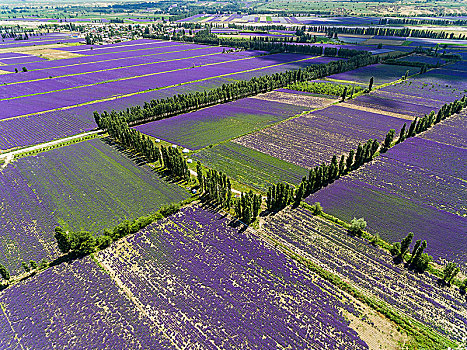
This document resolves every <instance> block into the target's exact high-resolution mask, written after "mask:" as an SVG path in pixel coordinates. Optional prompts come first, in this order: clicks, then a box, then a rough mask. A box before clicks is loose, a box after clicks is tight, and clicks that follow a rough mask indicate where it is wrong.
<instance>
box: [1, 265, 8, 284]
mask: <svg viewBox="0 0 467 350" xmlns="http://www.w3.org/2000/svg"><path fill="white" fill-rule="evenodd" d="M0 277H2V278H3V279H4V280H6V281H9V280H10V272H9V271H8V270H7V268H6V267H5V266H3V265H2V264H0Z"/></svg>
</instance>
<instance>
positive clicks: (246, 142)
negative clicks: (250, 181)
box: [234, 105, 407, 168]
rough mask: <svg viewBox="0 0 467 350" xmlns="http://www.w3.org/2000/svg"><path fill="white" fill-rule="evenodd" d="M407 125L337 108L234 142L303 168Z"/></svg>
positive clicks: (357, 111) (380, 115) (370, 114)
mask: <svg viewBox="0 0 467 350" xmlns="http://www.w3.org/2000/svg"><path fill="white" fill-rule="evenodd" d="M405 122H407V121H406V120H404V119H400V118H394V117H390V116H387V115H383V114H377V113H371V112H366V111H360V110H356V109H351V108H347V107H341V106H338V105H335V106H330V107H327V108H325V109H322V110H318V111H315V112H312V113H310V114H306V115H303V116H301V117H299V118H294V119H292V120H288V121H285V122H283V123H280V124H278V125H274V126H272V127H269V128H266V129H263V130H260V131H257V132H255V133H252V134H249V135H245V136H243V137H240V138H238V139H235V140H234V142H236V143H238V144H240V145H243V146H246V147H249V148H252V149H254V150H257V151H259V152H264V153H266V154H269V155H270V156H273V157H276V158H279V159H282V160H284V161H287V162H291V163H294V164H296V165H298V166H301V167H304V168H311V167H313V166H315V165H320V164H321V163H322V162H329V161H331V159H332V156H333V155H337V156H340V155H341V154H344V153H347V152H349V151H350V150H351V149H355V148H356V147H357V145H358V143H365V142H366V141H367V140H368V139H370V138H372V139H374V138H377V139H378V140H380V141H381V140H382V139H383V138H384V136H385V135H386V133H387V132H388V131H389V129H396V130H399V129H400V128H401V127H402V125H403V124H404V123H405Z"/></svg>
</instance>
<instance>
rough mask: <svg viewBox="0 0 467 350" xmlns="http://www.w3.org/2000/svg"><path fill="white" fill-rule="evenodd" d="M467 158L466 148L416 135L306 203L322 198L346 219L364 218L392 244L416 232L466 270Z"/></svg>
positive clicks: (436, 252) (439, 256)
mask: <svg viewBox="0 0 467 350" xmlns="http://www.w3.org/2000/svg"><path fill="white" fill-rule="evenodd" d="M440 125H442V124H440ZM436 127H438V125H437V126H435V127H434V128H436ZM434 128H433V129H434ZM442 131H443V128H439V129H438V132H442ZM466 162H467V153H466V152H465V149H464V148H459V147H454V146H451V145H448V144H444V143H439V142H435V141H432V140H427V139H423V138H420V137H415V138H413V139H409V140H407V141H405V142H403V143H402V144H400V145H397V146H396V147H394V148H392V149H390V150H389V151H388V152H387V153H385V154H383V155H382V157H381V158H380V159H378V160H377V161H374V162H372V163H370V164H368V165H365V166H364V167H363V168H361V169H359V170H358V171H356V172H354V173H352V174H351V175H350V176H346V177H344V178H342V179H340V180H339V181H337V182H336V183H333V184H331V185H329V186H327V187H326V188H324V189H322V190H320V191H318V192H317V193H315V194H313V195H311V196H310V197H308V198H307V202H308V203H314V202H320V203H321V204H322V206H323V207H324V208H325V210H326V212H329V213H330V214H332V215H335V216H337V217H339V218H342V219H343V220H347V221H350V220H351V219H352V218H353V217H364V218H365V219H366V221H367V223H368V229H369V231H370V232H373V233H375V232H378V233H380V234H381V236H382V237H383V238H384V239H386V240H388V241H389V242H393V241H399V240H401V239H402V238H403V237H405V236H406V234H407V233H408V232H413V233H414V234H415V238H417V239H426V240H427V242H429V244H428V248H427V251H428V252H429V254H431V255H433V257H434V258H435V259H436V260H437V261H442V260H443V259H447V260H454V261H456V262H457V263H459V264H461V265H462V266H463V268H464V269H465V268H466V266H467V265H466V264H467V255H466V251H465V249H464V248H465V246H466V245H467V237H466V235H465V232H467V218H466V208H467V199H466V196H465V193H466V191H467V187H466V179H467V172H466V168H465V164H466Z"/></svg>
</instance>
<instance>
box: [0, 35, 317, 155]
mask: <svg viewBox="0 0 467 350" xmlns="http://www.w3.org/2000/svg"><path fill="white" fill-rule="evenodd" d="M227 49H228V48H227ZM62 50H64V49H63V48H62ZM66 51H67V52H69V53H76V54H79V55H80V56H79V57H74V58H66V59H60V60H43V61H39V62H30V63H27V64H26V67H27V72H21V74H4V75H2V78H1V79H0V80H1V82H2V83H3V84H2V85H1V86H0V107H3V111H4V113H3V114H2V116H1V117H0V129H5V130H8V134H7V135H5V136H4V139H3V140H2V141H0V142H1V144H2V145H1V146H0V147H1V148H3V149H8V148H12V147H18V146H24V145H28V144H30V143H29V142H31V141H32V140H31V138H32V137H31V136H29V135H28V133H25V132H24V131H23V129H22V128H21V127H20V125H21V124H22V121H19V120H15V121H13V120H14V119H12V118H28V120H29V122H28V125H29V127H30V128H33V129H35V128H38V129H42V126H41V125H43V123H44V122H43V121H41V116H40V115H41V114H44V113H47V118H46V120H47V122H46V124H47V129H45V130H44V133H43V134H41V141H42V140H45V141H50V140H52V139H54V138H55V135H57V134H60V133H61V132H62V131H63V130H65V133H70V134H73V133H75V134H76V133H78V132H82V131H83V130H85V131H88V130H91V129H92V128H94V127H95V124H94V120H93V117H92V112H93V111H94V110H103V109H107V110H110V109H112V108H114V107H116V108H115V109H124V108H127V107H129V106H130V105H134V104H135V103H137V102H139V101H141V103H142V102H144V101H148V100H150V99H152V98H162V97H166V96H167V95H173V94H175V93H180V90H179V89H178V88H179V87H180V86H184V89H182V90H185V91H186V89H185V88H186V87H189V85H190V84H194V85H192V87H194V89H195V90H194V91H199V90H200V89H201V90H204V89H205V88H206V87H217V86H220V85H221V84H222V83H223V82H225V79H227V78H228V79H245V78H246V77H243V76H241V75H239V73H242V72H245V73H246V74H248V77H251V76H259V75H262V74H264V73H265V72H266V73H268V72H269V73H271V72H279V71H284V70H287V69H296V68H299V67H305V66H307V65H310V64H317V63H320V60H319V59H316V60H315V59H314V57H311V56H307V55H300V54H282V53H281V54H274V55H266V56H264V55H263V54H264V52H260V51H258V52H256V51H241V52H233V53H223V51H224V48H222V47H211V46H205V45H195V44H186V43H177V42H168V41H160V40H158V41H154V40H138V41H135V42H125V43H119V44H112V45H108V46H106V45H104V46H99V47H94V48H92V49H91V48H90V47H86V46H75V47H69V48H68V49H67V50H66ZM5 59H7V58H5ZM17 68H18V66H17V64H6V65H4V66H2V69H4V70H7V71H11V72H13V71H14V70H15V69H17ZM19 68H20V69H21V67H19ZM271 69H273V71H271ZM185 85H187V86H185ZM198 86H199V87H198ZM205 86H206V87H205ZM174 88H175V89H174ZM165 90H170V91H173V93H172V94H171V93H170V92H166V91H165ZM189 91H191V90H189ZM137 95H141V96H137ZM129 97H131V102H126V101H122V103H121V104H119V103H118V102H117V101H116V100H120V99H123V100H124V99H127V98H129ZM60 109H62V110H66V111H67V112H66V114H65V115H64V114H63V113H62V111H60ZM35 115H38V117H37V118H39V119H38V120H37V124H36V122H35V118H36V117H35ZM75 116H76V117H75ZM75 118H76V125H73V123H72V121H73V120H74V119H75ZM4 123H6V124H7V125H6V124H4ZM23 124H24V123H23ZM55 124H56V125H57V126H56V127H54V125H55ZM9 134H11V136H10V135H9ZM64 136H66V134H65V135H64Z"/></svg>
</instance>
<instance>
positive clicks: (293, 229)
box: [263, 207, 467, 341]
mask: <svg viewBox="0 0 467 350" xmlns="http://www.w3.org/2000/svg"><path fill="white" fill-rule="evenodd" d="M325 209H326V207H325ZM414 226H415V225H414ZM263 227H264V229H265V230H266V231H267V232H268V233H269V234H272V235H273V236H274V237H276V238H278V239H280V240H282V241H283V242H286V243H288V244H290V245H291V246H293V247H295V248H296V249H298V250H299V251H301V252H302V253H303V254H305V256H307V257H308V258H310V259H312V260H313V261H315V262H317V263H319V265H320V266H323V267H325V268H326V269H328V270H330V271H333V272H334V273H337V274H339V275H340V276H342V278H344V279H345V280H347V281H350V282H351V283H352V284H354V285H356V286H358V287H359V288H362V289H363V290H364V291H365V292H366V293H369V294H370V295H374V296H376V297H378V298H380V299H382V300H384V301H386V302H387V303H388V304H389V305H392V306H394V307H395V308H397V309H399V310H401V311H403V312H404V313H406V314H408V315H411V316H412V317H413V318H415V319H416V320H417V321H420V322H422V323H424V324H426V325H428V326H430V327H433V328H434V329H436V330H438V331H440V332H441V333H443V334H447V335H448V336H449V337H450V338H452V339H455V340H457V341H462V338H463V337H464V336H465V334H466V332H467V312H466V307H467V300H466V298H465V297H464V296H463V295H461V294H460V293H459V291H458V290H457V289H454V288H445V287H441V286H439V285H438V284H437V281H436V280H437V278H436V277H434V276H433V275H430V274H426V273H425V274H416V273H413V272H411V271H408V270H407V269H405V268H404V267H403V266H400V265H395V264H394V263H393V262H392V258H391V256H390V255H389V253H388V252H386V251H384V250H382V249H380V248H378V247H375V246H373V245H370V244H369V243H368V242H366V241H365V240H363V239H360V238H358V237H349V235H348V234H347V232H346V230H345V229H343V228H342V227H341V226H338V225H335V224H333V223H329V222H328V221H325V220H323V219H321V218H319V217H315V216H313V215H312V214H311V213H310V212H309V211H308V210H305V209H302V208H297V209H294V210H289V209H287V210H285V211H283V212H280V213H279V214H277V215H274V216H271V217H268V218H267V219H266V223H265V225H264V226H263Z"/></svg>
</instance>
